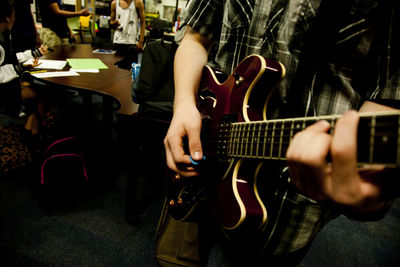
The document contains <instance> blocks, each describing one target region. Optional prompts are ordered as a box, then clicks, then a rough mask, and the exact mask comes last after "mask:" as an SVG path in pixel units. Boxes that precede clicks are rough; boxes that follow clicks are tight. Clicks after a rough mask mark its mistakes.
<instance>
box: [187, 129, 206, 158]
mask: <svg viewBox="0 0 400 267" xmlns="http://www.w3.org/2000/svg"><path fill="white" fill-rule="evenodd" d="M187 137H188V140H189V152H190V156H191V157H192V159H193V160H194V161H199V160H201V159H202V158H203V151H202V145H201V140H200V129H198V130H192V131H189V132H187Z"/></svg>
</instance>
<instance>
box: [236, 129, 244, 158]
mask: <svg viewBox="0 0 400 267" xmlns="http://www.w3.org/2000/svg"><path fill="white" fill-rule="evenodd" d="M238 128H239V140H238V141H239V151H238V153H237V156H241V155H243V136H244V133H243V124H239V127H238Z"/></svg>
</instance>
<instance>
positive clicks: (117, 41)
mask: <svg viewBox="0 0 400 267" xmlns="http://www.w3.org/2000/svg"><path fill="white" fill-rule="evenodd" d="M145 20H146V16H145V13H144V4H143V0H113V1H112V3H111V20H110V24H111V26H112V27H113V28H115V32H114V39H113V43H114V49H115V50H116V51H117V53H118V54H119V55H121V56H123V57H124V60H122V61H121V62H119V63H118V66H119V67H120V68H130V66H131V64H132V62H137V55H138V52H140V51H142V50H143V44H144V31H145V26H146V25H145Z"/></svg>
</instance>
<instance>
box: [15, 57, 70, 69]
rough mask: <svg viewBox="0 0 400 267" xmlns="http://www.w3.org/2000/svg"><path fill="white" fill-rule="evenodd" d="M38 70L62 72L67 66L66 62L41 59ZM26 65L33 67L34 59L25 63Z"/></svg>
mask: <svg viewBox="0 0 400 267" xmlns="http://www.w3.org/2000/svg"><path fill="white" fill-rule="evenodd" d="M38 63H40V64H39V65H38V66H36V67H35V68H36V69H54V70H62V69H63V68H64V67H65V65H67V61H66V60H53V59H39V61H38ZM23 64H24V65H33V59H29V60H27V61H25V62H24V63H23Z"/></svg>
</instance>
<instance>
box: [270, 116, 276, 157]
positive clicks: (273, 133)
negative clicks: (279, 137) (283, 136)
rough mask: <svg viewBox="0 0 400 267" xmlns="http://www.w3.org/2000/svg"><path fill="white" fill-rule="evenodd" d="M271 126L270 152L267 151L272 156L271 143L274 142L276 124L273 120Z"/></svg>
mask: <svg viewBox="0 0 400 267" xmlns="http://www.w3.org/2000/svg"><path fill="white" fill-rule="evenodd" d="M273 124H274V125H273V127H272V132H271V133H272V136H271V147H270V152H269V156H270V157H271V158H272V152H273V144H274V137H275V126H276V122H273Z"/></svg>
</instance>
